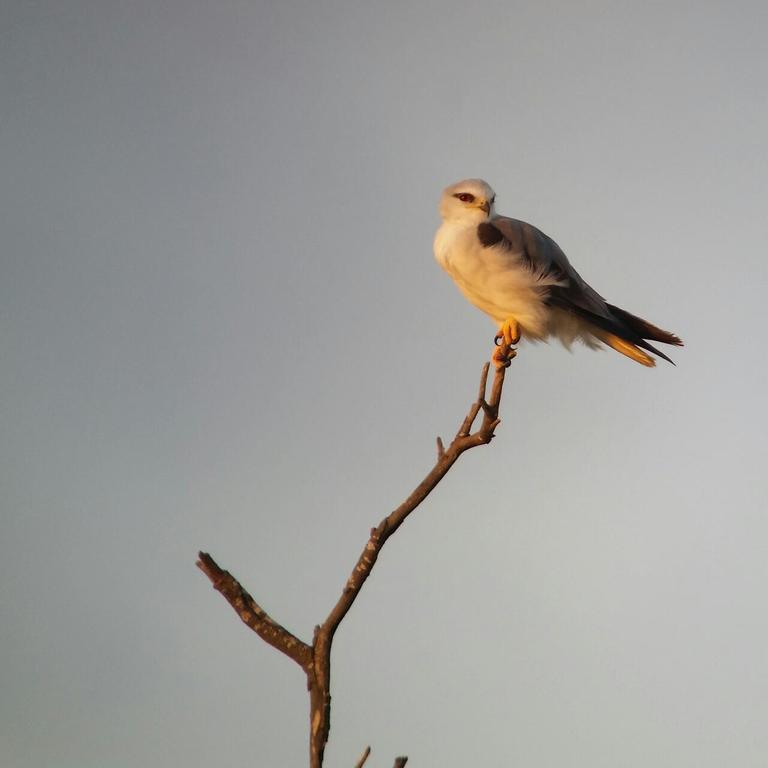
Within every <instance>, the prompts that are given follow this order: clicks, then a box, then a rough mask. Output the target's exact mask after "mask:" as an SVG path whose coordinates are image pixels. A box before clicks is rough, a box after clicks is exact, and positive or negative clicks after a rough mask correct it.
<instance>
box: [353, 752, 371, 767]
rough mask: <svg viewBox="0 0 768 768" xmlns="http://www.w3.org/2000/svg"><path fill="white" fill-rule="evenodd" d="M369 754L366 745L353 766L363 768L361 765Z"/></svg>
mask: <svg viewBox="0 0 768 768" xmlns="http://www.w3.org/2000/svg"><path fill="white" fill-rule="evenodd" d="M370 754H371V748H370V747H366V748H365V750H364V751H363V754H362V755H360V758H359V759H358V761H357V762H356V763H355V768H363V766H364V765H365V761H366V760H367V759H368V755H370Z"/></svg>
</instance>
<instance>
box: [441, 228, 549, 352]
mask: <svg viewBox="0 0 768 768" xmlns="http://www.w3.org/2000/svg"><path fill="white" fill-rule="evenodd" d="M434 251H435V259H437V262H438V263H439V264H440V266H441V267H442V268H443V269H444V270H445V271H446V272H447V273H448V274H449V275H450V276H451V277H452V278H453V280H454V282H455V283H456V285H457V286H458V287H459V289H460V290H461V292H462V293H463V294H464V295H465V296H466V297H467V299H469V301H470V302H472V304H474V305H475V306H476V307H478V308H479V309H481V310H482V311H483V312H485V313H486V314H487V315H490V317H491V318H492V319H493V320H495V321H496V323H498V324H501V323H503V322H504V321H505V320H506V319H507V318H508V317H514V318H515V319H516V320H517V321H518V323H520V326H521V327H522V330H523V334H524V335H525V336H528V337H529V338H532V339H542V338H545V337H546V336H547V335H548V320H549V314H550V310H549V308H548V307H547V306H546V305H545V304H544V297H545V295H546V287H547V285H551V284H553V283H554V282H555V281H554V280H553V279H552V278H549V279H546V278H545V279H542V278H541V276H537V275H535V274H534V273H533V272H531V270H530V268H529V266H528V265H527V264H526V263H524V262H523V261H522V258H521V254H519V253H517V254H516V253H511V252H510V251H509V250H507V249H506V248H504V247H503V246H501V247H499V246H491V247H489V248H486V247H484V246H483V245H482V244H481V243H480V241H479V239H478V237H477V224H476V223H473V224H469V225H468V224H466V223H460V222H452V221H447V222H444V223H443V225H442V226H441V227H440V228H439V229H438V230H437V234H436V235H435V242H434Z"/></svg>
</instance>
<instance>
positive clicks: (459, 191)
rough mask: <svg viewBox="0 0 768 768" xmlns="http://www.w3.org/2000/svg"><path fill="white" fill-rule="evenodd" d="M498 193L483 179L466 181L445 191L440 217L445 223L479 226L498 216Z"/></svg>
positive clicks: (452, 185)
mask: <svg viewBox="0 0 768 768" xmlns="http://www.w3.org/2000/svg"><path fill="white" fill-rule="evenodd" d="M495 200H496V193H495V192H494V191H493V190H492V189H491V187H490V185H489V184H488V183H487V182H485V181H483V180H482V179H464V181H459V182H456V184H451V186H450V187H446V188H445V189H444V190H443V194H442V197H441V198H440V216H441V217H442V218H443V221H455V222H466V223H467V224H479V223H480V222H482V221H488V219H489V218H492V217H493V216H495V215H496V212H495V210H494V208H493V204H494V202H495Z"/></svg>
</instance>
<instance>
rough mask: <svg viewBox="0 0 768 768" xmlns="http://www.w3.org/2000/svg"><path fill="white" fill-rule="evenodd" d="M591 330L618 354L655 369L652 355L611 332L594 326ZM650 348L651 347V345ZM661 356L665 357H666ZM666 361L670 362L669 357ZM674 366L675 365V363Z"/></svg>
mask: <svg viewBox="0 0 768 768" xmlns="http://www.w3.org/2000/svg"><path fill="white" fill-rule="evenodd" d="M590 330H591V331H592V333H593V334H594V335H595V336H597V338H598V339H600V341H602V342H603V343H604V344H607V345H608V346H609V347H611V348H612V349H615V350H616V351H617V352H621V354H622V355H626V356H627V357H629V358H631V359H632V360H634V361H635V362H637V363H640V365H645V366H646V367H648V368H653V367H655V365H656V361H655V360H654V359H653V358H652V357H651V356H650V355H646V354H645V352H643V351H642V350H641V349H638V347H636V346H635V345H634V344H632V343H631V342H629V341H627V340H626V339H622V338H621V337H620V336H617V335H616V334H615V333H611V332H610V331H606V330H604V329H603V328H598V327H596V326H593V327H592V328H591V329H590ZM648 346H649V347H650V344H649V345H648ZM651 349H653V347H651ZM655 351H656V353H657V354H661V353H660V352H658V350H655ZM661 356H662V357H664V355H661ZM665 359H666V360H669V358H668V357H665ZM669 362H670V363H671V362H672V361H671V360H669ZM672 364H673V365H674V363H672Z"/></svg>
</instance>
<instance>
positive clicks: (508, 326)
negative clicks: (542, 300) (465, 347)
mask: <svg viewBox="0 0 768 768" xmlns="http://www.w3.org/2000/svg"><path fill="white" fill-rule="evenodd" d="M518 341H520V324H519V323H518V322H517V320H515V318H514V317H508V318H507V319H506V320H505V321H504V322H503V323H502V324H501V327H500V328H499V332H498V333H497V334H496V336H494V338H493V343H494V344H496V348H495V349H494V350H493V355H492V356H491V360H492V361H493V364H494V365H495V366H496V368H507V367H509V364H510V363H511V362H512V359H513V358H514V357H515V355H517V350H516V349H514V347H513V345H514V344H517V342H518Z"/></svg>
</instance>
